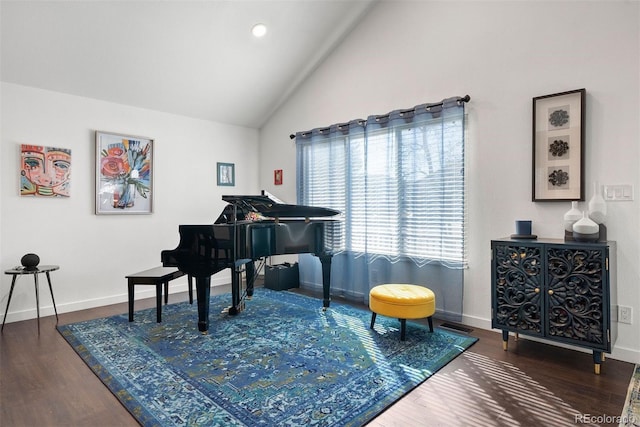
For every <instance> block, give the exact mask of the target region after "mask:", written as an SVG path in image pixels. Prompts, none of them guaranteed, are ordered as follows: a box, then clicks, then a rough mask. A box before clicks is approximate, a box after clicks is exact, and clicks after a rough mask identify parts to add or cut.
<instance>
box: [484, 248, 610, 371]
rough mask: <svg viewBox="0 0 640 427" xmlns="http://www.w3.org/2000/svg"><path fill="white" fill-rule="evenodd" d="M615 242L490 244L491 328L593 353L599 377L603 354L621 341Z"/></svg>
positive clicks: (504, 334)
mask: <svg viewBox="0 0 640 427" xmlns="http://www.w3.org/2000/svg"><path fill="white" fill-rule="evenodd" d="M614 261H615V242H598V243H579V242H565V241H563V240H556V239H538V240H516V239H509V238H505V239H499V240H492V241H491V294H492V310H491V318H492V319H491V326H492V327H493V328H495V329H501V330H502V339H503V348H504V350H505V351H506V350H507V347H508V340H509V332H515V333H516V334H524V335H531V336H536V337H540V338H544V339H547V340H551V341H554V342H560V343H564V344H569V345H574V346H578V347H583V348H587V349H590V350H592V351H593V362H594V370H595V373H596V374H599V373H600V364H601V363H602V361H603V360H604V356H603V353H610V352H611V347H612V346H613V344H614V343H615V339H616V337H617V328H616V326H617V323H616V322H612V319H611V311H612V307H615V304H616V290H615V268H614V265H615V262H614Z"/></svg>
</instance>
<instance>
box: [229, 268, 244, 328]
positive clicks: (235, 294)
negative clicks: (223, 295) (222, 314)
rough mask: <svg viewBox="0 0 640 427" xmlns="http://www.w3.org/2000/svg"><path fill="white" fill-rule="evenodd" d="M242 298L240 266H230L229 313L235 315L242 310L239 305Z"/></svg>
mask: <svg viewBox="0 0 640 427" xmlns="http://www.w3.org/2000/svg"><path fill="white" fill-rule="evenodd" d="M241 299H242V267H232V268H231V307H229V314H231V315H232V316H235V315H236V314H238V313H240V311H242V307H241V306H240V303H241Z"/></svg>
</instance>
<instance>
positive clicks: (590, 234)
mask: <svg viewBox="0 0 640 427" xmlns="http://www.w3.org/2000/svg"><path fill="white" fill-rule="evenodd" d="M599 237H600V226H599V225H598V224H596V223H595V222H594V221H593V220H591V219H590V218H589V216H588V215H587V211H584V213H583V214H582V219H580V220H578V221H576V223H575V224H573V238H574V239H575V240H577V241H579V242H596V241H598V238H599Z"/></svg>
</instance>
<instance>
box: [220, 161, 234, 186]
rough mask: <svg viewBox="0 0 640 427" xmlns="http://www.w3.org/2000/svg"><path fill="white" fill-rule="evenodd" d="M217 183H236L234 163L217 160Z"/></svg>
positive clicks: (231, 184) (228, 184) (225, 184)
mask: <svg viewBox="0 0 640 427" xmlns="http://www.w3.org/2000/svg"><path fill="white" fill-rule="evenodd" d="M218 185H222V186H229V187H233V186H234V185H236V171H235V164H233V163H220V162H218Z"/></svg>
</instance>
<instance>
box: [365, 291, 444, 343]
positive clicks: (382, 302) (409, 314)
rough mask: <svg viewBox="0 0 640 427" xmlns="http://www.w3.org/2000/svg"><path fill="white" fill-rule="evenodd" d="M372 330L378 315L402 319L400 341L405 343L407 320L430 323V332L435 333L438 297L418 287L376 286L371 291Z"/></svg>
mask: <svg viewBox="0 0 640 427" xmlns="http://www.w3.org/2000/svg"><path fill="white" fill-rule="evenodd" d="M369 308H370V309H371V311H372V314H371V329H373V324H374V323H375V321H376V315H377V314H381V315H383V316H387V317H396V318H398V319H400V340H401V341H404V337H405V330H406V328H407V319H423V318H425V317H426V318H427V320H428V321H429V331H430V332H433V321H432V319H431V316H433V314H434V313H435V312H436V296H435V294H434V293H433V291H432V290H431V289H429V288H425V287H423V286H418V285H406V284H387V285H378V286H375V287H373V288H372V289H371V291H369Z"/></svg>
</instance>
